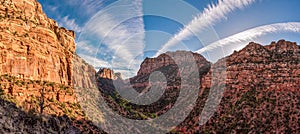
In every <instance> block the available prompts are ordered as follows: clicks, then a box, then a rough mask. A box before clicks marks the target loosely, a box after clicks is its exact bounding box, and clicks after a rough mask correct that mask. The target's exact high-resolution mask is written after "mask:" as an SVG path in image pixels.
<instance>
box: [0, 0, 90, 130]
mask: <svg viewBox="0 0 300 134" xmlns="http://www.w3.org/2000/svg"><path fill="white" fill-rule="evenodd" d="M0 3H1V4H0V89H1V90H0V91H1V92H2V93H1V95H0V100H1V105H0V110H3V109H2V108H4V109H6V106H7V104H6V102H5V101H13V102H14V103H16V104H17V106H18V108H20V109H18V110H16V109H15V110H12V111H8V112H14V113H20V110H21V111H22V110H24V112H22V113H28V112H29V111H31V112H34V113H40V114H45V115H53V116H65V115H67V116H66V117H64V119H63V120H67V118H72V120H70V119H69V121H67V123H70V124H71V125H67V126H73V125H76V126H75V127H79V131H78V132H80V131H81V130H80V129H82V128H80V127H82V125H83V124H86V123H83V122H85V121H84V120H85V119H84V118H86V117H85V115H84V113H83V111H82V109H81V107H80V105H79V103H78V101H77V98H76V96H75V90H74V86H76V87H81V88H83V89H86V88H96V86H95V84H94V82H95V69H94V68H93V67H92V66H90V65H88V64H87V63H85V62H84V61H83V60H82V59H81V58H80V57H78V56H77V55H76V54H75V42H74V38H75V33H74V32H73V31H71V30H67V29H65V28H60V27H58V24H57V22H55V21H54V20H52V19H50V18H48V17H47V16H46V15H45V14H44V13H43V11H42V7H41V5H40V4H39V3H38V2H37V1H36V0H0ZM3 102H4V103H3ZM15 115H16V114H15ZM8 116H9V115H3V118H5V119H7V121H6V122H1V123H0V128H1V131H0V132H3V133H8V132H20V131H22V130H19V131H18V130H16V127H15V126H14V125H13V124H15V123H19V122H22V118H21V117H20V116H18V115H16V116H18V120H14V118H12V117H8ZM6 117H7V118H6ZM19 117H20V118H19ZM24 117H26V116H24ZM32 118H34V116H32ZM19 119H20V120H19ZM76 119H80V120H82V119H83V120H82V121H83V122H81V125H80V124H77V123H75V122H76ZM32 120H35V119H32ZM53 120H55V119H53ZM58 120H60V119H58ZM72 121H75V122H73V123H74V124H72ZM7 122H13V123H10V124H7ZM62 122H63V121H62ZM65 122H66V121H65ZM56 123H59V122H56ZM52 124H53V122H52ZM15 125H16V124H15ZM27 125H29V126H30V124H27ZM32 125H35V124H32ZM38 125H40V124H38ZM38 125H37V126H36V127H37V128H40V126H38ZM88 126H91V124H88V125H87V126H86V127H88ZM55 127H58V128H59V126H57V125H56V126H55ZM43 128H47V127H46V126H43ZM58 128H55V129H56V130H55V131H59V130H60V129H58ZM41 131H42V130H41ZM41 131H36V130H33V131H30V132H33V133H35V132H41ZM43 131H44V132H49V133H50V132H51V131H46V130H43ZM24 132H29V131H27V130H26V131H25V130H24Z"/></svg>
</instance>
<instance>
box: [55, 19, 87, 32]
mask: <svg viewBox="0 0 300 134" xmlns="http://www.w3.org/2000/svg"><path fill="white" fill-rule="evenodd" d="M59 25H60V26H62V27H66V28H68V29H71V30H74V31H75V32H77V33H79V32H81V30H82V27H80V26H79V25H78V24H77V23H76V22H75V19H71V18H69V16H65V17H63V18H60V19H59Z"/></svg>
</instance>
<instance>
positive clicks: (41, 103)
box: [39, 82, 50, 114]
mask: <svg viewBox="0 0 300 134" xmlns="http://www.w3.org/2000/svg"><path fill="white" fill-rule="evenodd" d="M45 84H46V82H43V87H42V89H41V90H40V100H39V107H40V114H43V112H44V109H45V108H46V107H49V106H50V105H49V104H48V105H45Z"/></svg>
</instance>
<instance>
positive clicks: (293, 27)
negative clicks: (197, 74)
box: [196, 22, 300, 59]
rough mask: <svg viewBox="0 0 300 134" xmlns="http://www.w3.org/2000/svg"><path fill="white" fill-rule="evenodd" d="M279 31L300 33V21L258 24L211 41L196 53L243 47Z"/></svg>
mask: <svg viewBox="0 0 300 134" xmlns="http://www.w3.org/2000/svg"><path fill="white" fill-rule="evenodd" d="M280 32H294V33H300V22H287V23H275V24H269V25H264V26H259V27H256V28H252V29H249V30H246V31H243V32H240V33H237V34H235V35H232V36H229V37H227V38H224V39H221V40H218V41H216V42H213V43H211V44H209V45H207V46H205V47H204V48H202V49H199V50H197V51H196V52H197V53H204V52H208V51H211V52H212V51H213V50H215V49H219V48H222V47H229V46H230V47H233V46H234V47H235V49H239V48H243V47H245V46H246V45H247V44H248V43H249V42H252V41H253V40H255V39H257V38H259V37H261V36H264V35H267V34H272V33H280ZM230 53H232V51H228V52H226V53H225V55H228V54H230ZM225 55H218V57H215V58H216V59H220V58H222V56H225Z"/></svg>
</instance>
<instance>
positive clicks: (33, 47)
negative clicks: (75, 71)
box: [0, 0, 75, 85]
mask: <svg viewBox="0 0 300 134" xmlns="http://www.w3.org/2000/svg"><path fill="white" fill-rule="evenodd" d="M0 2H1V5H0V57H1V60H0V74H4V73H6V74H10V75H13V76H17V77H20V78H25V79H33V80H43V81H51V82H55V83H61V84H65V85H72V58H73V54H74V53H75V43H74V38H75V33H74V32H73V31H70V30H66V29H65V28H59V27H58V24H57V22H55V21H54V20H52V19H49V18H48V17H47V16H46V15H45V14H44V13H43V11H42V7H41V5H40V4H39V3H38V2H37V1H36V0H1V1H0Z"/></svg>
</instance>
